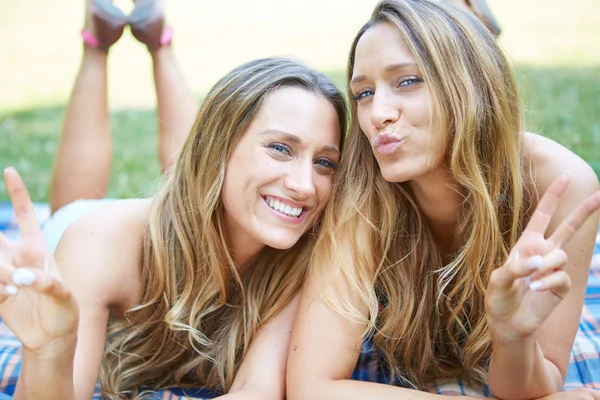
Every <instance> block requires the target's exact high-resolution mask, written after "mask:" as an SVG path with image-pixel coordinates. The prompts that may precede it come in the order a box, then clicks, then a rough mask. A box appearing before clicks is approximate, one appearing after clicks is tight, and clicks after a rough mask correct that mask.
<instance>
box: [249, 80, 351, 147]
mask: <svg viewBox="0 0 600 400" xmlns="http://www.w3.org/2000/svg"><path fill="white" fill-rule="evenodd" d="M249 130H250V131H261V132H262V131H264V130H279V131H283V132H287V133H291V134H293V135H296V136H298V137H300V139H303V140H305V141H316V142H317V143H318V144H321V145H323V144H326V145H331V146H336V147H337V146H338V144H339V140H340V128H339V119H338V115H337V112H336V110H335V107H334V106H333V105H332V104H331V103H330V102H329V100H327V99H326V98H325V97H324V96H323V95H321V94H316V93H313V92H311V91H308V90H306V89H302V88H295V87H286V88H282V89H278V90H276V91H274V92H273V93H271V94H269V96H268V97H267V98H266V99H265V102H264V103H263V106H262V108H261V110H260V111H259V112H258V114H257V115H256V117H255V119H254V121H253V122H252V124H251V125H250V129H249ZM317 143H316V144H317Z"/></svg>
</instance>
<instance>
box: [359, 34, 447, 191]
mask: <svg viewBox="0 0 600 400" xmlns="http://www.w3.org/2000/svg"><path fill="white" fill-rule="evenodd" d="M350 87H351V89H352V96H353V99H354V101H356V102H357V119H358V123H359V125H360V127H361V129H362V131H363V132H364V134H365V135H366V136H367V139H368V140H369V142H370V143H371V147H372V150H373V154H374V155H375V158H376V159H377V162H378V164H379V168H380V170H381V173H382V175H383V178H384V179H385V180H387V181H389V182H405V181H409V180H412V179H418V178H420V177H423V176H425V175H427V174H429V173H431V172H432V171H433V170H435V169H436V168H437V167H439V166H440V165H441V164H442V162H443V158H444V148H445V141H444V139H443V137H442V135H441V134H440V133H439V132H436V130H435V129H434V127H433V124H432V118H431V99H430V93H429V89H428V84H427V82H425V81H424V78H423V74H422V73H421V70H420V68H419V66H418V65H417V62H416V60H415V57H414V56H413V54H412V53H411V51H410V49H409V48H408V46H407V45H406V43H405V41H404V39H403V38H402V36H401V35H400V32H399V31H398V29H397V28H396V27H395V26H393V25H391V24H388V23H380V24H377V25H375V26H373V27H371V28H369V29H368V30H367V31H366V32H365V33H364V34H363V36H362V37H361V38H360V39H359V41H358V43H357V46H356V54H355V61H354V69H353V74H352V78H351V81H350Z"/></svg>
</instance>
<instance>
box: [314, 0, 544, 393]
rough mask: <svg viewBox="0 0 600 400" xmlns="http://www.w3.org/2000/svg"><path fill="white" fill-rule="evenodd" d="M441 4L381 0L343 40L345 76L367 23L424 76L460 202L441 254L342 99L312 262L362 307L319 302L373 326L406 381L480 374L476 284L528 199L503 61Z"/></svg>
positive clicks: (486, 39) (482, 329) (517, 112)
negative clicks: (344, 130) (331, 181)
mask: <svg viewBox="0 0 600 400" xmlns="http://www.w3.org/2000/svg"><path fill="white" fill-rule="evenodd" d="M447 3H448V2H445V1H429V0H398V1H394V0H384V1H381V2H380V3H379V4H378V5H377V6H376V7H375V10H374V11H373V14H372V16H371V19H370V20H369V21H368V22H367V23H366V24H365V25H364V26H363V28H362V29H361V30H360V31H359V33H358V34H357V36H356V38H355V40H354V42H353V44H352V47H351V51H350V56H349V62H348V80H349V79H350V78H351V77H352V75H353V68H354V59H355V51H356V46H357V43H358V41H359V39H360V38H361V36H362V35H363V34H364V33H365V32H366V31H367V30H368V29H369V28H371V27H373V26H375V25H377V24H383V23H386V24H390V25H392V26H394V27H396V28H397V29H398V32H400V34H401V35H402V37H403V38H404V41H405V42H406V44H407V45H408V47H409V48H410V50H411V52H412V54H413V56H414V57H415V59H416V62H417V64H418V66H419V68H420V71H421V73H422V74H423V78H424V81H425V82H426V84H427V87H428V90H429V92H430V97H431V99H432V104H431V115H432V121H434V124H433V126H435V127H436V129H440V132H445V138H446V143H447V148H448V150H447V156H446V160H445V162H446V164H447V167H448V169H449V170H450V172H451V174H452V176H453V179H454V180H455V181H456V183H457V184H458V187H459V188H460V189H459V191H460V194H461V196H462V199H463V202H462V206H461V207H460V210H459V218H458V221H459V223H458V224H457V226H456V227H455V231H454V236H455V239H456V248H455V250H454V253H453V254H452V256H451V259H450V260H448V259H446V260H445V261H444V260H443V259H442V255H441V252H440V249H439V246H438V245H437V244H436V242H435V240H434V238H433V235H432V232H431V230H430V227H429V226H428V223H427V221H426V220H425V218H424V216H423V214H422V212H421V211H420V209H419V207H418V205H417V203H416V201H415V197H414V196H413V194H412V192H411V189H410V186H409V183H408V182H404V183H390V182H387V181H385V180H384V179H383V177H382V175H381V173H380V171H379V167H378V164H377V161H376V159H375V157H374V155H373V153H372V149H371V145H370V143H369V141H368V139H367V138H366V136H365V135H364V133H363V132H362V131H361V129H360V126H359V125H358V121H357V106H356V102H353V104H351V116H352V124H351V127H350V131H349V136H348V138H347V141H346V148H345V151H344V157H343V159H342V161H341V165H340V169H339V176H338V184H337V185H336V186H335V188H334V190H333V193H332V197H331V202H332V203H336V204H337V205H336V210H335V212H334V211H333V210H331V209H330V210H328V211H327V212H326V213H325V215H324V219H323V225H322V231H321V236H320V238H319V240H318V242H317V244H316V248H315V252H314V258H313V260H312V265H314V266H315V268H314V269H312V270H311V271H312V272H311V273H312V274H315V276H318V277H319V278H320V279H319V281H320V282H321V283H322V285H323V288H325V287H326V286H327V285H328V284H329V283H330V282H331V279H332V275H336V274H339V275H341V276H343V277H344V278H345V280H346V283H345V284H344V287H348V286H345V285H346V284H349V287H350V288H351V289H352V291H353V292H354V293H357V294H358V295H359V297H360V301H361V302H362V306H364V307H367V308H368V311H369V314H368V315H366V316H365V315H364V314H361V312H360V307H357V306H356V305H353V304H352V303H350V301H348V300H343V299H342V303H341V304H339V303H337V304H338V305H335V304H334V302H333V301H331V298H326V299H327V300H328V301H329V303H330V305H331V306H332V307H334V308H335V309H336V311H338V312H339V313H340V314H342V315H344V316H346V317H348V318H350V319H352V320H354V321H357V322H361V323H364V324H367V331H366V332H365V334H369V335H373V339H374V342H375V345H376V347H377V349H378V350H379V351H380V353H381V355H382V357H383V361H384V364H385V367H386V369H387V370H388V372H389V374H390V378H391V379H390V382H394V383H401V384H404V385H408V386H412V387H415V388H422V387H423V386H424V385H425V384H426V383H427V382H428V381H430V380H431V379H434V378H435V379H444V378H462V379H466V380H467V381H470V382H485V381H486V372H485V371H486V366H487V364H488V361H489V357H490V354H491V339H490V334H489V332H488V329H487V325H486V318H485V307H484V297H485V290H486V286H487V282H488V279H489V276H490V273H491V272H492V271H493V270H494V269H495V268H498V267H499V266H501V265H502V264H503V263H504V261H505V259H506V257H507V254H508V252H509V250H510V249H511V248H512V246H513V244H514V243H515V242H516V240H517V238H518V237H519V235H520V232H521V231H522V229H523V226H524V223H525V222H526V220H527V218H528V214H529V212H530V211H529V210H530V209H531V207H532V205H533V204H534V203H535V201H536V200H535V199H536V195H535V192H534V190H532V189H533V187H532V181H531V177H530V173H529V172H527V171H528V170H529V169H528V167H527V166H526V161H525V160H524V157H523V148H522V142H523V122H522V111H521V105H520V101H519V97H518V93H517V86H516V83H515V80H514V78H513V75H512V72H511V69H510V66H509V64H508V62H507V60H506V58H505V56H504V55H503V53H502V51H501V50H500V49H499V48H498V46H497V44H496V42H495V41H494V38H493V37H492V36H491V35H490V33H489V32H488V31H487V30H486V28H485V27H484V26H483V25H482V24H481V23H480V22H479V21H477V20H476V19H475V18H473V17H471V16H469V15H467V14H466V13H464V12H462V11H459V10H458V9H456V8H455V7H453V6H451V5H448V4H447ZM348 90H349V91H350V88H348ZM340 238H348V240H349V241H350V243H351V246H350V247H351V248H352V252H353V260H352V261H353V265H348V264H347V263H345V262H344V261H343V260H344V259H347V257H346V258H345V257H343V256H342V254H343V252H344V251H347V249H348V247H342V246H340V244H339V241H340ZM327 266H333V267H330V268H327ZM338 282H339V281H338ZM334 288H335V289H336V290H335V291H334V293H338V294H340V293H342V291H343V290H344V289H343V288H342V287H341V286H340V285H337V286H336V285H334Z"/></svg>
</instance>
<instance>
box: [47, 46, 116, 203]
mask: <svg viewBox="0 0 600 400" xmlns="http://www.w3.org/2000/svg"><path fill="white" fill-rule="evenodd" d="M106 57H107V53H104V52H102V51H100V50H98V49H93V48H90V47H88V46H86V47H85V50H84V52H83V60H82V62H81V66H80V68H79V72H78V74H77V78H76V79H75V85H74V86H73V91H72V92H71V98H70V99H69V104H68V106H67V111H66V114H65V120H64V123H63V129H62V132H61V135H60V140H59V143H58V151H57V153H56V158H55V160H54V170H53V172H52V183H51V186H50V208H51V210H52V212H55V211H56V210H58V209H59V208H60V207H62V206H64V205H66V204H68V203H70V202H72V201H75V200H77V199H81V198H85V199H99V198H102V197H104V194H105V192H106V188H107V186H108V177H109V174H110V157H111V137H110V126H109V120H108V106H107V89H106V80H107V77H106Z"/></svg>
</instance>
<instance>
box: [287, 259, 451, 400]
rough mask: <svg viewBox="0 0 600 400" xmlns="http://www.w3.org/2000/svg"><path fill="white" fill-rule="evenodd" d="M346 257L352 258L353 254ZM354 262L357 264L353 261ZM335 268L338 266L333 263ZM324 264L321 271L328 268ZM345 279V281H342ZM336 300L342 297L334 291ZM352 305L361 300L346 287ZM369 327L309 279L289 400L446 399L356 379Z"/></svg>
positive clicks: (292, 353)
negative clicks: (353, 377) (335, 307)
mask: <svg viewBox="0 0 600 400" xmlns="http://www.w3.org/2000/svg"><path fill="white" fill-rule="evenodd" d="M346 254H351V253H350V252H349V251H347V252H346ZM349 261H351V260H349ZM330 265H333V264H330ZM326 267H327V266H325V265H318V266H315V268H326ZM337 279H341V278H339V277H338V278H337ZM328 291H329V292H328V295H329V296H331V297H330V298H331V299H332V300H333V301H335V302H339V301H340V300H339V299H340V297H336V296H335V295H334V294H333V289H332V288H331V287H330V288H329V289H328ZM342 295H343V296H344V298H345V299H346V300H351V301H352V303H353V304H354V305H355V306H357V307H360V308H359V309H360V310H362V311H363V312H364V313H365V315H366V313H367V308H366V306H362V305H361V303H360V301H359V299H358V297H357V296H356V295H354V294H353V292H352V291H351V290H350V289H349V288H348V286H346V289H345V290H344V293H342ZM364 329H365V325H364V324H361V323H357V322H353V321H350V320H348V319H346V318H345V317H342V316H340V315H339V314H337V313H336V312H335V311H334V310H333V309H332V308H331V307H330V306H329V305H328V304H327V303H326V302H325V300H323V298H322V293H321V292H320V289H319V288H318V286H317V284H315V282H313V281H312V278H311V279H309V280H308V281H307V282H306V283H305V286H304V288H303V290H302V294H301V298H300V305H299V307H298V312H297V315H296V322H295V324H294V331H293V334H292V343H291V345H290V354H289V358H288V372H287V398H288V400H304V399H311V400H318V399H323V400H325V399H326V400H336V399H339V400H342V399H343V400H348V399H382V400H385V399H390V400H392V399H393V400H400V399H412V400H419V399H423V400H426V399H432V400H435V399H443V398H445V396H441V395H435V394H429V393H424V392H419V391H415V390H410V389H405V388H400V387H395V386H390V385H384V384H380V383H371V382H359V381H352V380H350V376H351V375H352V371H353V370H354V368H355V366H356V362H357V359H358V356H359V353H360V349H361V345H362V342H363V339H364V338H363V335H362V334H363V331H364Z"/></svg>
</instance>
